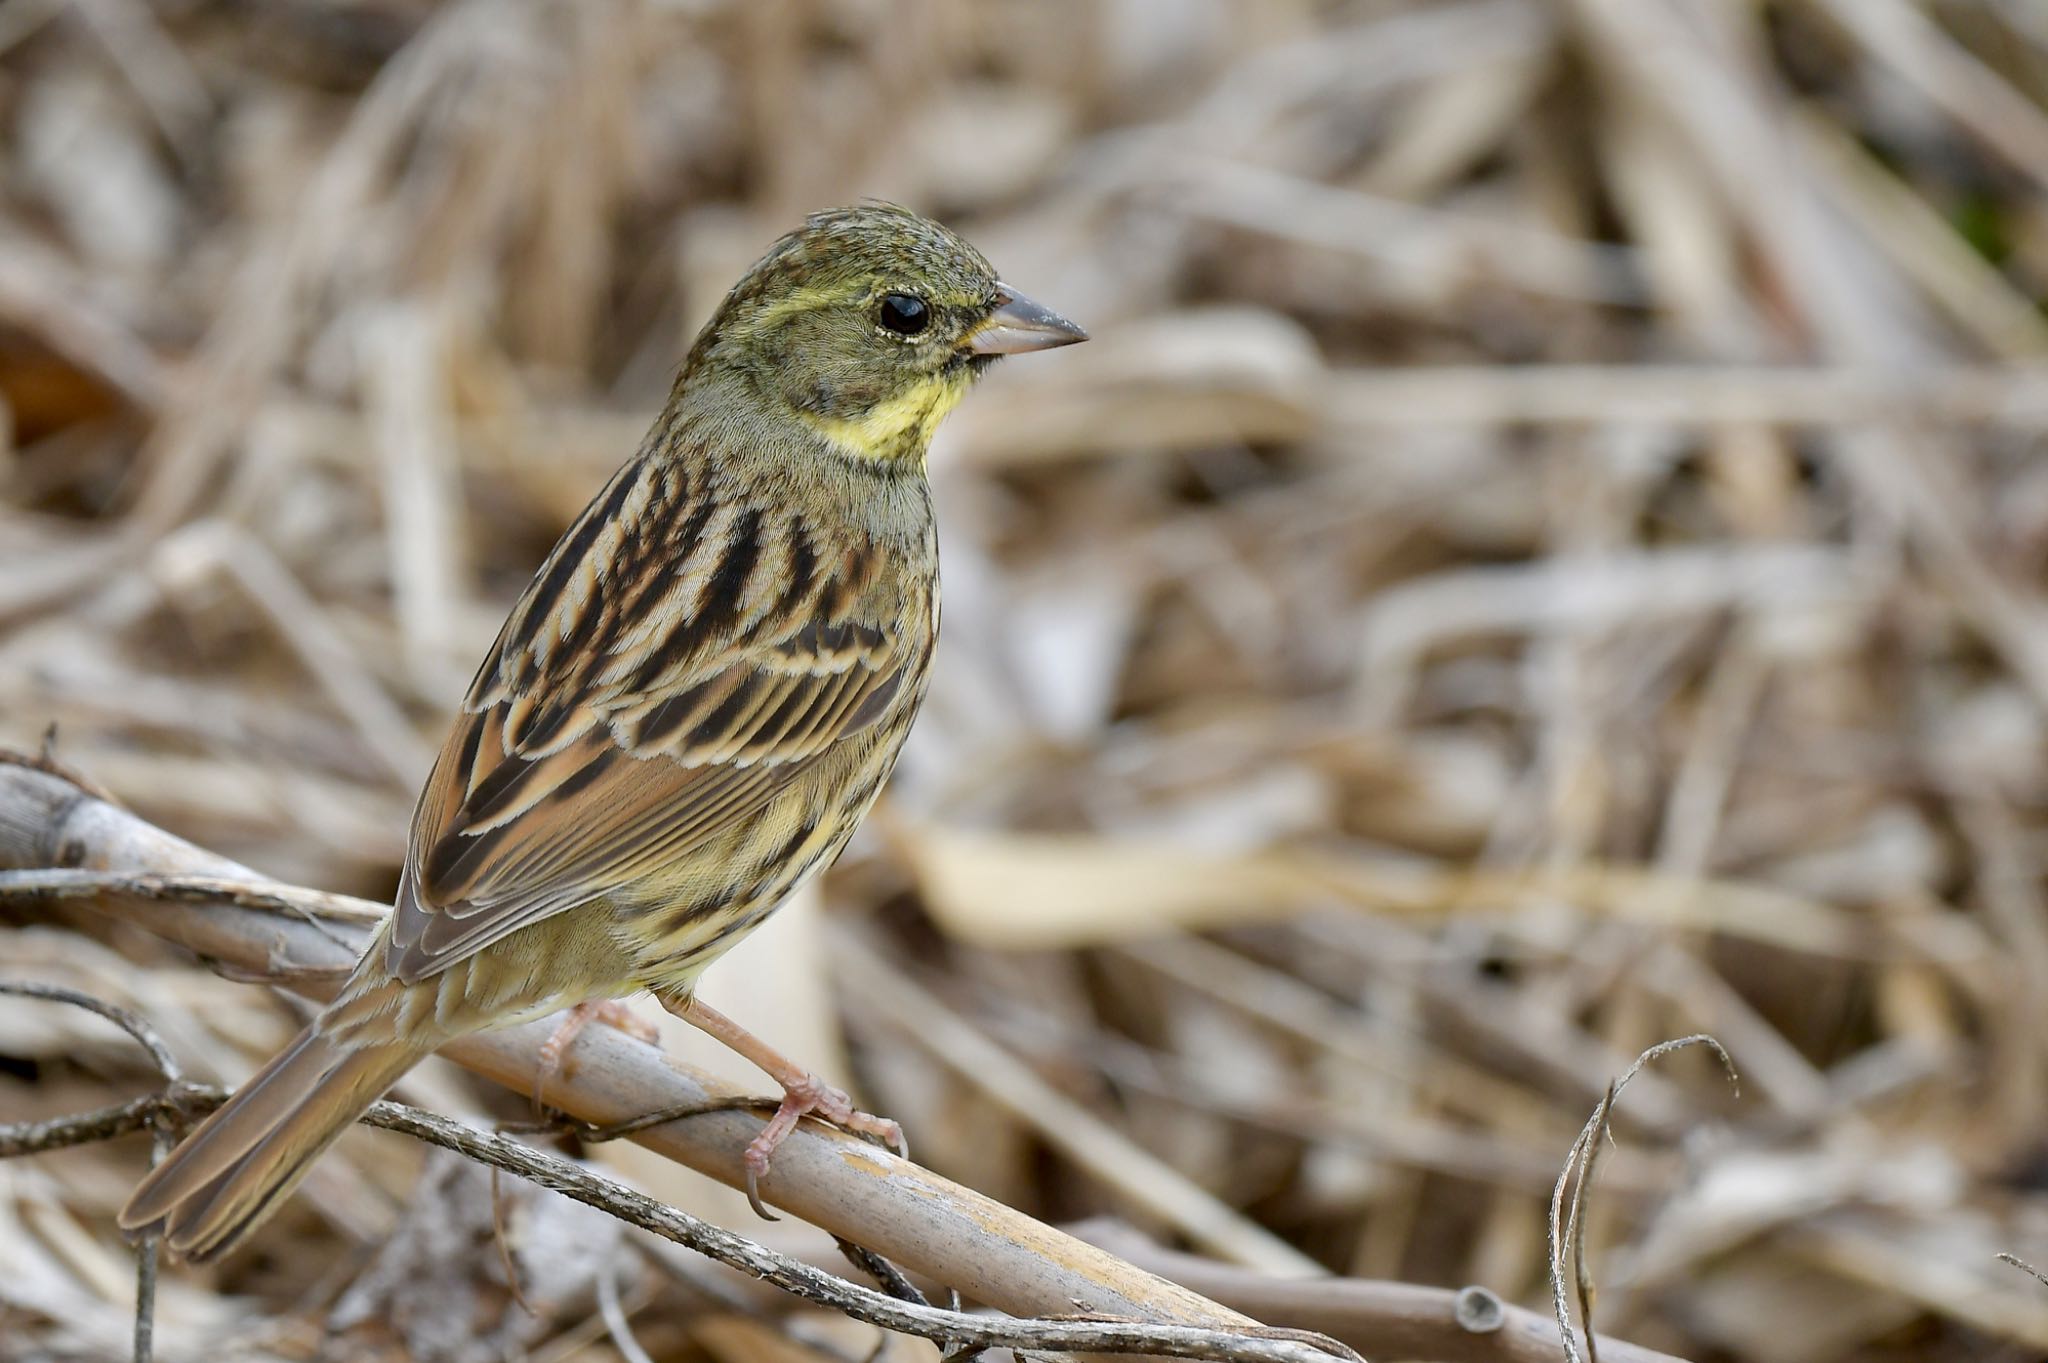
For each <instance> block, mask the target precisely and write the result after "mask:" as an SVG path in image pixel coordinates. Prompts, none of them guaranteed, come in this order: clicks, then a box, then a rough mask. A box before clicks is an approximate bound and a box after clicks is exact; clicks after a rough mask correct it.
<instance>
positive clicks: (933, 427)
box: [798, 371, 973, 464]
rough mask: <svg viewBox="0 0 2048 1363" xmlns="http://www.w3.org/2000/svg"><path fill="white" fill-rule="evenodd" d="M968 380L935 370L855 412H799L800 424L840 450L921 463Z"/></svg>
mask: <svg viewBox="0 0 2048 1363" xmlns="http://www.w3.org/2000/svg"><path fill="white" fill-rule="evenodd" d="M972 382H973V377H972V375H971V374H969V373H967V372H965V371H962V372H958V373H944V374H936V375H933V376H931V377H930V378H928V379H925V380H924V381H922V382H920V383H919V384H918V385H917V386H916V387H913V388H909V389H906V390H905V391H903V392H901V393H899V394H897V395H896V396H894V397H891V398H885V399H883V400H882V401H880V402H878V403H876V404H875V405H874V406H872V407H869V408H868V409H867V410H865V411H863V412H860V413H858V414H857V415H854V416H828V415H826V414H824V413H821V412H809V411H801V410H799V412H798V416H799V417H800V418H801V419H802V420H803V422H804V424H806V425H807V426H809V427H810V428H811V429H812V430H814V431H817V432H818V433H819V434H820V435H822V436H824V437H825V439H826V440H828V441H830V442H831V443H832V445H833V446H834V447H835V448H836V449H838V450H839V451H840V452H842V453H844V454H848V455H851V456H853V457H854V458H857V459H868V460H874V461H876V462H879V463H892V464H893V463H901V462H912V463H917V464H922V463H923V462H924V456H925V451H926V450H928V449H929V448H930V447H931V443H932V434H933V432H935V431H937V430H938V427H939V423H940V422H941V421H943V420H945V418H946V414H947V413H949V412H951V411H952V410H953V409H954V408H955V407H957V406H959V405H960V399H962V398H964V397H966V396H967V389H968V386H969V385H970V384H971V383H972Z"/></svg>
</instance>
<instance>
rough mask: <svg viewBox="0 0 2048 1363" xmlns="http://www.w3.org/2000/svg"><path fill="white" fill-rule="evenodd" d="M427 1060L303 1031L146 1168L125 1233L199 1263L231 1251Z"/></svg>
mask: <svg viewBox="0 0 2048 1363" xmlns="http://www.w3.org/2000/svg"><path fill="white" fill-rule="evenodd" d="M424 1054H425V1052H424V1051H423V1050H421V1049H420V1048H418V1047H417V1046H413V1045H409V1044H406V1043H404V1042H387V1043H382V1044H372V1045H367V1046H355V1047H344V1046H340V1045H337V1044H336V1043H335V1042H333V1041H332V1040H330V1039H329V1038H327V1037H325V1036H322V1035H321V1034H319V1033H318V1032H315V1031H313V1030H311V1029H308V1030H306V1031H304V1032H301V1033H300V1034H299V1036H298V1039H297V1040H295V1041H293V1042H292V1044H291V1045H289V1046H287V1047H285V1048H284V1050H282V1051H280V1052H279V1053H278V1054H277V1056H276V1057H275V1058H273V1059H272V1060H271V1062H270V1063H269V1064H267V1065H265V1066H264V1067H263V1068H262V1069H260V1070H258V1071H257V1072H256V1074H255V1075H254V1077H252V1078H251V1079H250V1080H249V1082H248V1083H246V1084H244V1085H242V1087H241V1088H240V1089H238V1090H237V1091H236V1092H235V1096H234V1097H232V1098H230V1099H229V1100H228V1101H227V1103H226V1104H225V1105H223V1106H222V1107H221V1108H220V1110H219V1111H217V1112H215V1113H214V1114H213V1115H212V1116H210V1117H208V1118H207V1119H206V1120H205V1121H204V1122H202V1123H200V1125H199V1126H198V1128H197V1129H196V1130H194V1131H193V1132H192V1134H191V1135H189V1136H187V1137H186V1138H185V1140H184V1142H183V1143H182V1144H181V1145H179V1146H178V1148H177V1149H175V1150H173V1151H172V1152H171V1154H170V1156H169V1157H168V1158H167V1159H165V1160H164V1162H163V1163H162V1164H159V1165H158V1166H157V1167H156V1168H155V1169H153V1170H151V1171H150V1174H149V1176H148V1177H147V1178H145V1179H144V1180H143V1181H142V1183H141V1184H140V1185H139V1186H138V1187H137V1188H136V1189H135V1192H134V1195H133V1196H131V1197H130V1198H129V1199H128V1205H127V1206H125V1207H123V1208H122V1209H121V1216H120V1224H121V1228H122V1229H123V1230H127V1231H131V1232H138V1231H144V1230H149V1229H158V1230H161V1231H162V1232H163V1235H164V1243H165V1245H166V1246H168V1247H169V1248H170V1250H171V1251H172V1252H173V1253H174V1254H177V1255H179V1256H180V1257H182V1258H186V1259H190V1260H194V1261H201V1260H206V1259H212V1258H215V1257H217V1256H219V1255H221V1254H224V1253H226V1252H227V1251H228V1250H230V1249H232V1248H234V1247H235V1246H236V1245H237V1244H239V1243H240V1242H241V1241H242V1239H243V1238H244V1237H245V1236H247V1235H248V1234H249V1233H250V1232H251V1231H253V1230H255V1229H256V1227H257V1226H258V1225H260V1224H261V1223H262V1222H263V1220H264V1218H265V1217H267V1216H268V1215H269V1214H270V1212H271V1210H272V1209H273V1208H275V1207H276V1206H277V1205H278V1203H280V1202H281V1201H283V1200H284V1197H285V1195H286V1194H288V1193H290V1192H291V1191H292V1189H294V1188H296V1187H297V1186H298V1185H299V1181H300V1180H301V1179H303V1178H304V1177H305V1176H306V1171H307V1170H308V1169H309V1168H310V1167H311V1166H312V1163H313V1160H314V1159H315V1158H316V1157H317V1156H318V1155H319V1154H320V1152H321V1151H323V1150H325V1149H326V1148H327V1147H328V1146H329V1145H331V1144H333V1143H334V1140H335V1138H336V1137H338V1136H340V1135H341V1133H342V1132H343V1131H345V1130H347V1129H348V1126H349V1123H351V1122H353V1121H354V1120H355V1119H356V1118H357V1117H359V1116H361V1115H362V1113H363V1110H364V1109H365V1108H367V1107H369V1105H370V1104H371V1103H373V1102H375V1101H376V1100H377V1099H378V1098H379V1097H381V1096H382V1095H383V1093H384V1091H385V1090H386V1089H388V1088H390V1087H391V1085H392V1084H394V1083H395V1082H397V1080H398V1077H399V1076H400V1075H401V1074H404V1073H405V1072H406V1071H407V1070H409V1069H411V1068H412V1067H413V1066H414V1065H415V1064H417V1063H418V1062H419V1060H420V1058H421V1057H422V1056H423V1055H424Z"/></svg>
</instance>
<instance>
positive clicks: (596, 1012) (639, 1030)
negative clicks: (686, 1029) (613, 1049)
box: [533, 999, 661, 1107]
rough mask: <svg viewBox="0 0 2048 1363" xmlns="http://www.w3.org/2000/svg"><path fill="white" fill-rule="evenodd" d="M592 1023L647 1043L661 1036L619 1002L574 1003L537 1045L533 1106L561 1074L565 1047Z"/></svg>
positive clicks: (606, 1000)
mask: <svg viewBox="0 0 2048 1363" xmlns="http://www.w3.org/2000/svg"><path fill="white" fill-rule="evenodd" d="M593 1022H602V1023H604V1024H605V1025H606V1026H609V1027H616V1028H618V1029H619V1030H620V1031H622V1032H624V1033H625V1034H626V1035H628V1036H636V1037H638V1038H640V1039H641V1040H642V1041H645V1042H648V1043H649V1044H652V1043H654V1042H656V1041H659V1040H660V1039H661V1033H660V1032H658V1031H657V1030H656V1029H655V1026H654V1024H653V1023H651V1022H649V1021H647V1020H646V1019H645V1018H643V1017H641V1016H640V1015H639V1014H637V1013H635V1012H634V1011H633V1010H632V1009H630V1008H628V1007H627V1006H626V1004H625V1001H624V1000H622V999H597V1000H593V1001H591V1002H589V1003H579V1004H577V1005H576V1006H575V1007H574V1008H571V1009H569V1010H568V1012H566V1013H565V1014H563V1016H562V1021H561V1023H560V1024H559V1025H558V1026H557V1027H556V1028H555V1030H554V1033H553V1035H551V1036H549V1037H548V1039H547V1040H546V1041H545V1042H543V1043H542V1044H541V1048H540V1069H539V1071H538V1072H537V1073H536V1074H535V1075H534V1076H533V1103H534V1106H535V1107H539V1106H540V1105H541V1102H540V1095H541V1093H542V1092H543V1091H544V1090H545V1089H546V1088H547V1086H548V1085H549V1084H551V1083H553V1082H554V1078H555V1076H556V1075H557V1074H559V1073H561V1071H562V1060H563V1057H565V1056H566V1055H567V1054H568V1053H569V1047H570V1046H571V1045H573V1044H575V1041H576V1038H577V1037H578V1036H579V1035H580V1034H581V1033H582V1031H583V1029H584V1028H585V1027H588V1026H589V1025H590V1024H591V1023H593Z"/></svg>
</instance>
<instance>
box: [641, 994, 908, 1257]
mask: <svg viewBox="0 0 2048 1363" xmlns="http://www.w3.org/2000/svg"><path fill="white" fill-rule="evenodd" d="M659 997H660V999H661V1005H662V1007H664V1008H666V1009H668V1010H669V1011H670V1012H671V1013H674V1014H675V1015H676V1016H677V1017H679V1018H681V1019H682V1020H683V1021H685V1022H687V1023H689V1024H690V1025H691V1026H692V1027H696V1028H699V1029H700V1030H702V1031H704V1032H707V1033H709V1034H710V1035H712V1036H714V1037H717V1038H718V1039H719V1040H720V1041H722V1042H724V1043H725V1044H726V1045H727V1046H729V1047H731V1048H732V1049H733V1050H734V1051H736V1052H738V1053H739V1054H740V1055H742V1056H744V1057H746V1058H747V1059H748V1060H750V1061H752V1062H753V1063H754V1064H755V1065H758V1066H759V1067H760V1068H761V1069H762V1070H764V1071H766V1072H767V1074H768V1077H769V1078H771V1079H773V1080H774V1081H775V1082H776V1083H778V1084H780V1085H782V1105H781V1106H780V1107H778V1108H776V1109H775V1115H774V1116H773V1117H770V1118H769V1119H768V1125H767V1126H765V1127H763V1128H762V1129H761V1134H760V1135H758V1136H756V1137H754V1139H753V1140H752V1141H750V1142H748V1144H747V1154H746V1166H747V1199H748V1200H749V1201H750V1202H752V1203H753V1204H754V1210H755V1211H757V1212H759V1213H760V1214H761V1215H762V1216H768V1212H767V1209H766V1208H764V1207H763V1206H762V1205H761V1197H760V1192H759V1184H760V1181H761V1179H762V1177H763V1176H765V1175H766V1174H767V1172H768V1162H769V1160H770V1159H772V1158H773V1157H774V1155H775V1147H776V1146H778V1145H781V1144H782V1142H783V1140H784V1139H785V1138H786V1137H787V1136H788V1135H789V1133H790V1132H792V1131H794V1130H796V1124H797V1123H798V1122H800V1121H802V1120H803V1119H804V1118H805V1117H809V1116H818V1117H822V1118H824V1119H825V1120H826V1121H828V1122H831V1123H832V1124H833V1125H834V1126H838V1127H842V1128H844V1129H845V1130H848V1131H854V1132H858V1133H860V1134H861V1135H864V1136H873V1137H875V1138H876V1139H878V1140H880V1141H881V1142H882V1143H883V1144H884V1145H886V1146H888V1147H889V1148H890V1149H891V1150H894V1151H895V1152H896V1153H897V1154H899V1155H904V1156H908V1155H909V1153H910V1147H909V1146H908V1145H907V1144H906V1143H905V1142H904V1139H903V1128H902V1127H900V1126H898V1125H897V1124H896V1123H894V1122H892V1121H890V1120H889V1119H888V1118H887V1117H876V1116H872V1115H870V1114H869V1113H866V1112H862V1111H860V1110H859V1109H857V1108H855V1107H854V1105H853V1100H852V1099H850V1098H848V1097H847V1096H846V1094H845V1093H844V1092H843V1091H842V1090H840V1089H836V1088H834V1087H832V1086H831V1085H830V1084H828V1083H826V1082H825V1081H824V1080H822V1079H820V1078H819V1077H818V1076H817V1075H815V1074H812V1073H811V1072H810V1071H809V1070H806V1069H805V1068H804V1067H803V1066H801V1065H799V1064H797V1063H796V1062H795V1061H794V1060H791V1059H790V1058H789V1057H788V1056H786V1055H784V1054H783V1053H782V1052H780V1051H778V1050H776V1049H775V1048H774V1047H773V1046H770V1045H769V1044H768V1043H767V1042H765V1041H763V1040H762V1039H761V1038H760V1037H757V1036H755V1035H754V1034H753V1033H752V1032H750V1031H748V1030H747V1029H746V1028H744V1027H742V1026H740V1025H739V1024H738V1023H737V1022H734V1021H733V1020H732V1019H731V1018H729V1017H727V1016H726V1015H725V1014H723V1013H721V1012H719V1011H718V1010H717V1009H716V1008H713V1007H710V1006H709V1005H708V1004H704V1003H700V1002H698V1001H697V999H695V998H694V997H691V996H688V995H683V996H676V995H669V994H663V995H660V996H659ZM768 1219H769V1220H771V1221H772V1220H774V1219H775V1218H774V1217H772V1216H770V1217H768Z"/></svg>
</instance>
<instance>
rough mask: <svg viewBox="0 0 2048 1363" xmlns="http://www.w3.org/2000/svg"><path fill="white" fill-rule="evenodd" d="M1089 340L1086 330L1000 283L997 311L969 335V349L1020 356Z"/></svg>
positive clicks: (983, 353)
mask: <svg viewBox="0 0 2048 1363" xmlns="http://www.w3.org/2000/svg"><path fill="white" fill-rule="evenodd" d="M1087 339H1088V333H1087V332H1085V331H1083V330H1081V328H1079V327H1077V326H1075V325H1074V324H1073V323H1072V322H1069V321H1068V320H1067V319H1066V318H1064V317H1062V316H1060V315H1059V314H1058V313H1056V312H1054V311H1053V310H1052V309H1051V308H1048V307H1046V306H1044V305H1043V304H1040V303H1034V302H1032V301H1031V300H1030V299H1028V298H1026V297H1025V296H1024V295H1023V294H1021V293H1018V292H1017V291H1016V290H1015V289H1013V288H1011V287H1010V286H1009V285H1008V284H997V285H996V306H995V311H993V312H991V313H990V314H989V315H988V320H987V321H985V322H983V323H982V324H981V326H980V328H979V329H977V330H976V331H975V332H974V334H973V335H972V336H970V337H969V338H968V340H967V349H968V350H969V351H971V352H972V353H974V354H976V355H1018V354H1022V353H1023V352H1025V351H1027V350H1051V349H1052V348H1053V347H1054V346H1063V345H1073V344H1074V343H1075V342H1076V341H1085V340H1087Z"/></svg>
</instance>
